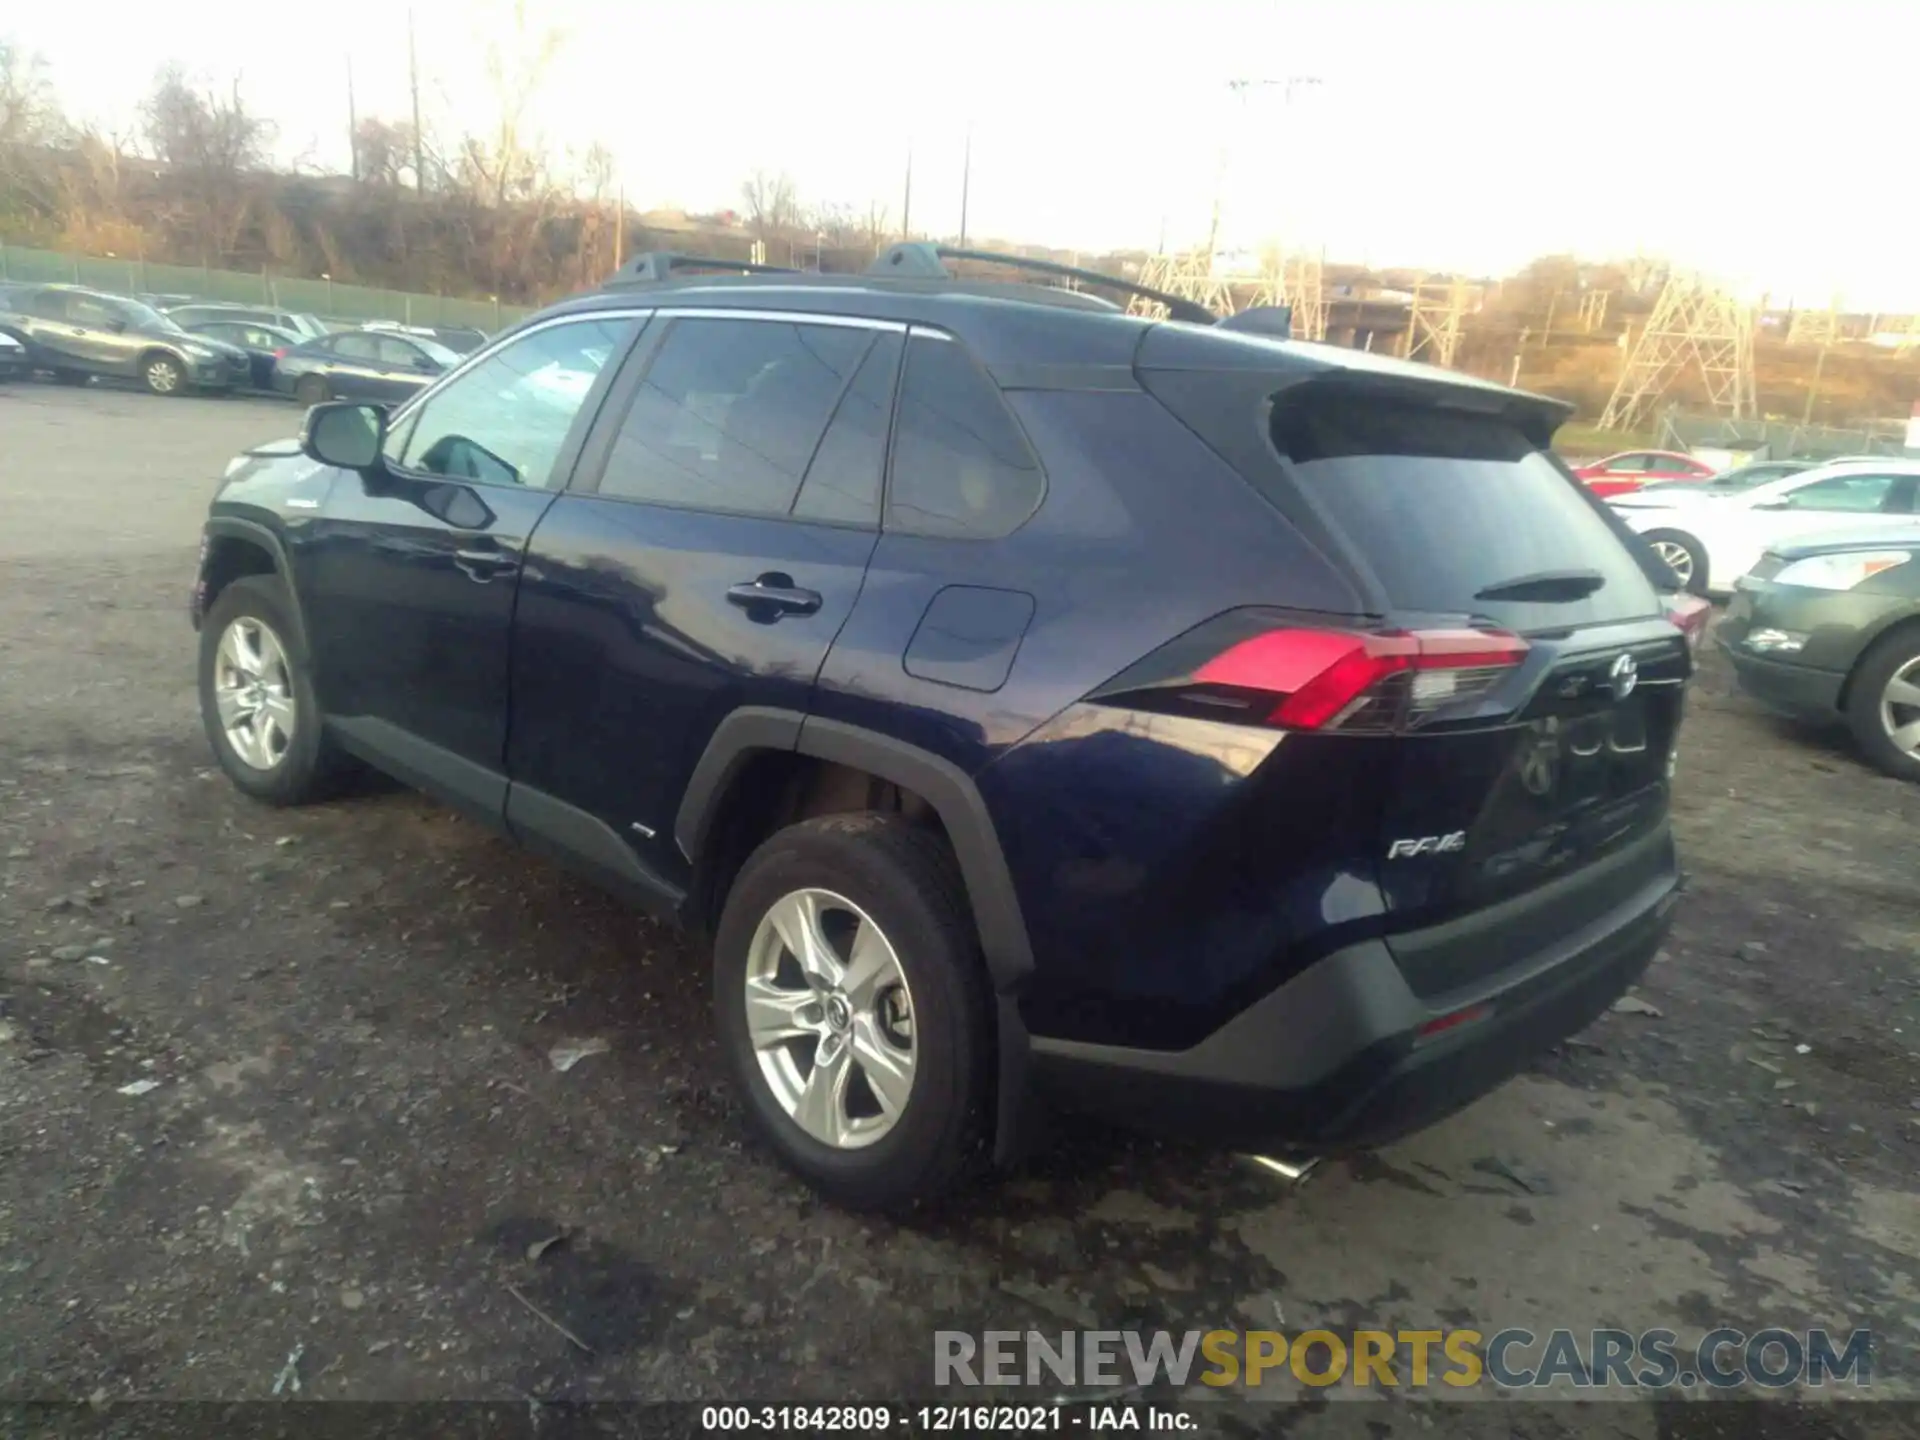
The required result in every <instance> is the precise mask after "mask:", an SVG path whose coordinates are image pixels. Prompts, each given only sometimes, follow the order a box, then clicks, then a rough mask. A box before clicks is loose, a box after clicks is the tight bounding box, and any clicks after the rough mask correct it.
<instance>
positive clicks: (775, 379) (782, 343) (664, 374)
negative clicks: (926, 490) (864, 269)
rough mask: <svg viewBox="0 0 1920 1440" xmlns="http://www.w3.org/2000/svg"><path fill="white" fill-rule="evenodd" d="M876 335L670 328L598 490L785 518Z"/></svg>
mask: <svg viewBox="0 0 1920 1440" xmlns="http://www.w3.org/2000/svg"><path fill="white" fill-rule="evenodd" d="M874 339H875V332H874V331H872V330H865V329H857V328H853V327H849V326H838V325H789V324H783V323H779V322H776V321H770V320H677V321H675V322H674V324H673V328H672V329H671V330H669V331H668V332H667V336H666V339H665V340H663V341H662V342H661V345H660V350H659V352H658V353H657V354H656V355H655V356H654V357H653V362H652V364H650V365H649V366H648V368H647V375H646V379H645V380H644V381H643V382H642V383H641V386H640V390H639V393H638V394H637V395H635V396H634V400H633V406H632V408H631V409H630V410H628V412H627V415H626V418H625V420H623V421H622V422H621V425H620V433H619V435H618V436H617V437H616V439H615V441H614V446H613V453H612V454H611V455H610V456H609V457H608V459H607V468H606V473H605V474H604V475H603V476H602V477H601V481H600V493H601V494H603V495H619V496H625V497H627V498H629V499H634V500H646V501H651V502H654V503H657V504H663V505H686V506H693V507H696V508H698V509H703V510H727V511H736V512H740V513H744V514H752V515H785V514H786V513H787V512H788V511H789V510H790V509H791V508H792V506H793V503H794V499H795V496H796V493H797V492H798V490H799V488H800V480H801V477H802V476H804V475H805V474H806V473H807V466H808V463H809V462H810V461H812V459H813V455H814V451H815V449H816V448H817V447H818V446H819V445H820V442H821V438H822V435H823V434H824V432H825V431H826V428H827V423H828V421H829V420H831V419H832V418H833V415H834V411H835V408H836V407H837V406H838V405H839V404H840V401H841V399H842V397H843V396H844V395H845V394H846V392H847V389H848V387H849V385H850V383H851V382H852V380H853V378H854V372H855V371H856V370H858V369H859V368H860V363H861V361H862V360H863V359H864V358H865V356H866V353H867V351H868V349H869V348H870V347H871V346H872V345H873V342H874Z"/></svg>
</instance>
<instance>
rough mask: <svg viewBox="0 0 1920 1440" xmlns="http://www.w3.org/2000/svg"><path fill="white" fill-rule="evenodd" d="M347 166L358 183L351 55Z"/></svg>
mask: <svg viewBox="0 0 1920 1440" xmlns="http://www.w3.org/2000/svg"><path fill="white" fill-rule="evenodd" d="M347 167H348V169H349V170H351V171H352V173H353V183H354V184H356V185H358V184H359V183H360V114H359V111H358V110H356V109H355V108H354V103H353V56H351V55H349V56H347Z"/></svg>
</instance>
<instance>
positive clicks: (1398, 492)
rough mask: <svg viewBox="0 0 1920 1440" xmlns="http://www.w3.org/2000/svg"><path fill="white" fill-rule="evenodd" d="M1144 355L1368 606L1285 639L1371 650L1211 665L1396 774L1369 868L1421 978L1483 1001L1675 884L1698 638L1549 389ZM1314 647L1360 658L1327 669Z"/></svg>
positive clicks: (1276, 717)
mask: <svg viewBox="0 0 1920 1440" xmlns="http://www.w3.org/2000/svg"><path fill="white" fill-rule="evenodd" d="M1162 328H1163V329H1164V328H1169V327H1162ZM1274 348H1276V349H1282V348H1283V347H1274ZM1302 348H1303V347H1284V349H1286V350H1291V351H1292V352H1293V354H1295V355H1297V354H1299V353H1300V351H1301V349H1302ZM1150 355H1151V347H1143V353H1142V366H1141V372H1140V373H1141V378H1142V380H1143V383H1145V384H1146V385H1147V388H1148V389H1149V390H1151V391H1153V393H1155V394H1156V395H1158V396H1159V397H1160V398H1161V399H1162V401H1163V402H1164V403H1166V404H1168V405H1169V407H1170V408H1171V409H1173V410H1174V411H1175V413H1176V414H1179V415H1181V417H1182V418H1183V419H1184V420H1186V421H1187V423H1188V424H1189V425H1191V426H1192V427H1193V428H1194V429H1195V430H1196V431H1197V432H1198V433H1199V434H1200V435H1201V437H1202V438H1203V439H1207V440H1209V442H1210V443H1212V444H1213V445H1214V447H1215V449H1216V450H1218V451H1220V453H1222V454H1223V455H1225V456H1226V457H1227V458H1228V459H1230V460H1231V461H1232V462H1233V463H1234V464H1235V466H1236V468H1237V469H1239V470H1240V472H1241V473H1242V474H1243V475H1244V476H1245V477H1246V478H1247V479H1248V481H1249V482H1250V483H1251V484H1252V485H1253V486H1254V487H1255V488H1256V489H1257V490H1259V491H1260V493H1261V494H1262V495H1263V496H1265V497H1266V499H1267V500H1268V501H1269V502H1270V503H1272V504H1274V505H1275V506H1276V508H1278V509H1279V510H1281V511H1282V513H1284V514H1286V515H1287V516H1288V517H1289V518H1290V519H1291V520H1292V521H1293V522H1294V523H1295V524H1296V525H1297V526H1299V528H1301V529H1302V530H1303V531H1304V532H1305V533H1307V534H1308V535H1309V536H1310V537H1311V538H1313V539H1314V540H1315V541H1316V543H1317V544H1318V545H1319V546H1320V547H1321V549H1322V550H1323V551H1325V552H1326V553H1327V554H1328V555H1329V556H1330V558H1333V559H1334V560H1335V561H1336V562H1337V563H1339V564H1341V565H1342V566H1343V567H1344V568H1345V569H1346V570H1347V571H1348V572H1349V574H1350V577H1351V578H1352V580H1353V582H1354V588H1355V590H1356V592H1357V593H1359V594H1360V595H1362V596H1365V597H1367V603H1368V604H1369V607H1370V608H1369V610H1368V612H1367V613H1365V614H1358V615H1343V616H1324V617H1320V616H1315V617H1305V622H1304V623H1303V617H1300V616H1298V615H1295V616H1293V617H1292V618H1290V619H1289V620H1288V621H1287V622H1286V624H1285V625H1284V626H1283V627H1281V630H1282V633H1283V634H1284V635H1287V636H1294V637H1301V636H1307V635H1315V636H1318V635H1323V634H1331V635H1333V636H1340V637H1350V641H1351V643H1352V644H1353V645H1355V646H1357V649H1352V650H1345V651H1343V650H1342V649H1341V647H1342V645H1346V644H1348V643H1349V640H1337V641H1332V642H1329V641H1326V640H1324V639H1313V640H1311V641H1307V640H1303V639H1301V638H1293V639H1278V640H1275V639H1269V640H1267V641H1265V642H1264V644H1265V647H1266V651H1265V655H1264V657H1263V658H1262V660H1261V664H1265V665H1266V668H1265V669H1264V670H1263V669H1262V668H1261V665H1260V664H1251V663H1249V662H1250V658H1251V657H1253V656H1254V654H1255V651H1254V650H1253V649H1250V648H1248V646H1247V644H1246V642H1245V641H1242V642H1240V644H1239V648H1238V650H1237V652H1236V653H1237V654H1238V655H1239V656H1240V658H1241V661H1242V663H1241V665H1240V666H1239V668H1238V669H1237V670H1236V669H1235V667H1234V666H1232V665H1230V664H1229V665H1225V666H1223V665H1220V664H1217V663H1216V664H1213V665H1211V666H1210V667H1200V671H1205V672H1208V673H1211V674H1212V675H1213V676H1214V677H1216V678H1225V679H1227V680H1229V681H1231V682H1233V683H1234V684H1236V685H1238V686H1240V687H1242V688H1243V689H1246V690H1249V691H1265V692H1268V693H1270V694H1271V693H1273V692H1283V693H1287V695H1288V698H1286V699H1284V700H1283V701H1282V702H1281V703H1280V704H1279V705H1278V706H1277V707H1268V708H1267V710H1266V713H1265V714H1264V720H1265V722H1266V723H1287V722H1289V721H1290V722H1292V723H1293V724H1296V725H1300V724H1305V725H1308V726H1310V727H1311V728H1315V729H1318V730H1322V731H1332V732H1335V733H1338V734H1340V735H1342V736H1344V737H1346V739H1345V742H1344V743H1346V744H1350V745H1351V746H1352V747H1354V750H1353V753H1352V755H1351V757H1350V760H1351V763H1353V764H1354V765H1356V766H1360V767H1364V768H1365V770H1366V771H1367V772H1368V773H1370V774H1375V775H1377V774H1380V773H1381V771H1382V770H1383V769H1384V772H1385V773H1386V775H1388V776H1389V777H1390V781H1389V783H1388V784H1386V785H1384V786H1381V787H1379V790H1378V792H1377V793H1379V794H1380V795H1381V797H1382V798H1381V800H1380V802H1379V803H1380V814H1379V816H1378V831H1377V837H1376V843H1377V849H1376V856H1377V860H1376V875H1377V878H1378V881H1379V884H1380V887H1381V891H1382V894H1383V896H1384V898H1385V903H1386V906H1387V910H1388V914H1389V917H1390V922H1391V928H1392V931H1393V932H1394V933H1395V934H1397V935H1399V937H1400V938H1399V939H1390V942H1389V943H1390V944H1392V945H1394V947H1395V950H1396V955H1397V958H1399V960H1400V962H1401V964H1402V966H1403V968H1404V969H1405V970H1406V971H1407V973H1408V977H1409V980H1410V981H1411V982H1412V983H1413V984H1414V986H1415V988H1416V989H1417V990H1419V991H1420V992H1421V993H1422V994H1424V995H1426V996H1428V997H1429V998H1438V997H1452V996H1458V995H1463V994H1468V993H1471V991H1472V990H1473V988H1474V986H1475V985H1476V983H1478V982H1480V981H1482V980H1485V979H1487V978H1489V977H1490V976H1491V975H1493V974H1494V973H1495V972H1497V971H1501V970H1504V969H1506V968H1507V967H1508V966H1510V965H1511V964H1513V963H1516V962H1518V961H1519V960H1521V959H1523V958H1525V957H1530V956H1532V957H1538V956H1543V955H1544V954H1546V953H1547V952H1550V951H1552V950H1554V949H1556V948H1558V947H1559V946H1560V945H1562V944H1564V943H1565V942H1566V941H1567V940H1568V939H1569V938H1570V937H1573V936H1575V935H1576V934H1577V933H1578V932H1581V931H1583V930H1585V929H1587V928H1589V927H1592V926H1596V925H1604V924H1607V923H1611V922H1610V920H1609V917H1612V916H1616V915H1618V914H1621V913H1624V912H1625V910H1626V909H1627V908H1628V907H1632V906H1634V905H1636V904H1638V903H1642V902H1643V901H1644V898H1645V897H1646V896H1647V895H1648V894H1650V893H1655V892H1657V891H1658V890H1659V889H1661V888H1662V887H1664V886H1666V885H1670V884H1671V881H1672V867H1673V857H1672V848H1671V842H1670V840H1669V837H1668V831H1667V823H1666V817H1667V807H1668V780H1669V776H1670V765H1671V761H1672V757H1673V754H1674V743H1675V737H1676V733H1677V731H1678V728H1679V724H1680V717H1681V705H1682V694H1683V686H1684V682H1685V680H1686V678H1687V676H1688V674H1689V673H1690V669H1691V660H1690V656H1689V651H1688V647H1687V644H1686V641H1685V638H1684V636H1683V635H1682V634H1681V633H1680V631H1679V630H1677V629H1676V628H1675V627H1674V625H1673V624H1672V623H1671V622H1670V621H1669V620H1668V619H1667V618H1666V616H1665V613H1664V610H1663V605H1662V601H1661V598H1660V596H1659V594H1658V593H1657V591H1656V589H1655V587H1654V585H1653V583H1652V580H1651V579H1650V576H1649V574H1648V572H1647V570H1646V569H1645V567H1644V564H1643V560H1642V558H1641V557H1640V556H1638V555H1636V554H1635V552H1634V551H1633V550H1631V549H1630V548H1629V545H1630V544H1631V543H1632V540H1631V538H1630V537H1627V536H1626V535H1625V532H1624V531H1623V529H1622V527H1620V526H1619V523H1618V522H1617V521H1616V520H1614V519H1613V518H1612V517H1610V516H1609V515H1608V514H1607V513H1606V512H1605V510H1604V507H1603V506H1602V505H1601V504H1600V503H1599V502H1597V501H1595V500H1594V499H1593V498H1592V497H1591V496H1589V495H1587V494H1585V493H1584V492H1583V490H1582V488H1581V487H1580V485H1579V484H1578V482H1577V481H1575V480H1573V479H1571V478H1570V477H1569V476H1568V475H1567V474H1566V473H1565V471H1564V470H1563V469H1562V468H1560V467H1559V466H1558V465H1556V464H1555V463H1554V462H1553V461H1552V460H1551V459H1550V458H1549V457H1548V456H1547V454H1546V453H1544V452H1545V450H1546V445H1547V441H1548V439H1549V438H1550V435H1551V430H1552V427H1553V426H1554V424H1556V423H1557V422H1558V418H1559V416H1558V412H1557V409H1556V408H1555V406H1554V405H1553V402H1544V401H1537V400H1535V399H1533V398H1532V397H1526V396H1519V395H1517V394H1515V393H1514V392H1509V391H1502V390H1498V389H1495V388H1493V387H1484V386H1479V385H1477V384H1474V383H1473V382H1464V383H1461V384H1458V385H1456V384H1451V383H1448V382H1446V381H1445V380H1444V379H1441V380H1436V379H1434V378H1432V377H1431V374H1430V372H1427V371H1425V370H1423V369H1421V370H1416V369H1414V368H1413V367H1387V366H1379V365H1377V364H1372V363H1369V364H1367V365H1365V367H1364V368H1357V367H1351V366H1349V365H1348V364H1346V363H1340V364H1337V365H1332V366H1327V365H1322V366H1321V367H1320V368H1318V369H1315V370H1309V371H1306V372H1305V373H1302V372H1301V371H1300V369H1299V368H1298V362H1295V364H1294V366H1292V367H1288V366H1286V365H1284V364H1281V363H1276V365H1275V367H1274V369H1273V371H1272V372H1271V373H1269V374H1267V375H1265V376H1257V375H1248V374H1246V373H1236V374H1233V375H1228V374H1220V373H1216V374H1213V375H1207V374H1205V373H1202V372H1199V371H1197V370H1196V369H1194V368H1191V367H1190V364H1189V365H1183V366H1182V367H1181V368H1180V369H1177V370H1176V369H1172V368H1169V369H1167V370H1164V371H1156V370H1155V369H1154V368H1153V366H1152V365H1151V363H1150ZM1237 368H1238V370H1239V371H1241V372H1244V371H1245V370H1247V369H1250V368H1253V367H1249V366H1246V365H1244V364H1243V365H1241V366H1239V367H1237ZM1249 413H1257V414H1258V415H1259V417H1260V423H1259V424H1258V426H1257V431H1258V433H1257V436H1256V435H1255V434H1253V433H1250V432H1253V431H1255V429H1256V427H1254V426H1248V425H1247V424H1246V417H1247V416H1248V415H1249ZM1236 415H1237V417H1238V421H1237V423H1236V422H1235V420H1233V419H1229V418H1228V417H1230V416H1236ZM1256 628H1257V627H1256ZM1283 653H1284V655H1285V663H1283V664H1279V665H1273V664H1271V663H1269V662H1271V661H1272V660H1273V659H1274V658H1275V657H1279V656H1281V655H1282V654H1283ZM1319 655H1328V656H1332V657H1333V658H1334V660H1336V661H1337V662H1338V664H1339V665H1340V666H1343V667H1344V670H1343V671H1336V669H1334V668H1328V669H1326V670H1324V671H1320V672H1317V673H1309V672H1310V671H1313V668H1314V666H1316V665H1318V664H1319V663H1320V662H1319V660H1318V659H1317V658H1315V659H1310V660H1303V656H1319ZM1369 667H1371V668H1369ZM1196 673H1200V672H1199V671H1197V672H1196ZM1356 686H1357V687H1359V688H1358V689H1353V687H1356ZM1288 687H1292V690H1291V691H1290V692H1289V691H1288ZM1349 690H1353V693H1351V694H1349ZM1315 695H1318V697H1319V703H1302V701H1301V698H1300V697H1301V696H1308V697H1309V698H1310V699H1311V697H1313V696H1315ZM1262 703H1264V702H1262Z"/></svg>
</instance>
